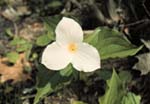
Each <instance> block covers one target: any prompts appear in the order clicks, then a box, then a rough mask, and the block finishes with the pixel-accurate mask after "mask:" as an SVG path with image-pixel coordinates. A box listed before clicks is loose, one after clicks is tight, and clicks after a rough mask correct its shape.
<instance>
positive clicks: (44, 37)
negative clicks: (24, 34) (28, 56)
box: [36, 35, 51, 46]
mask: <svg viewBox="0 0 150 104" xmlns="http://www.w3.org/2000/svg"><path fill="white" fill-rule="evenodd" d="M50 42H51V39H50V38H49V37H48V35H41V36H39V37H38V38H37V40H36V45H38V46H45V45H47V44H48V43H50Z"/></svg>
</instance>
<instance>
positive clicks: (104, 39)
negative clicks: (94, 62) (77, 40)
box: [85, 27, 143, 59]
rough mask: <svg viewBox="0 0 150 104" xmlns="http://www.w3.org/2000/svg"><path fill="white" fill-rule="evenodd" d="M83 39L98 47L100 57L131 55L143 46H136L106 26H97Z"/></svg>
mask: <svg viewBox="0 0 150 104" xmlns="http://www.w3.org/2000/svg"><path fill="white" fill-rule="evenodd" d="M97 37H98V41H97ZM85 41H86V42H88V43H90V44H92V45H93V46H95V47H96V48H97V49H98V51H99V53H100V56H101V59H107V58H117V57H119V58H123V57H127V56H132V55H135V54H136V53H137V52H138V51H139V50H140V49H141V48H142V47H143V46H140V47H136V46H135V45H133V44H131V43H130V42H129V41H128V40H127V39H126V38H125V37H124V36H123V35H122V33H120V32H118V31H117V30H115V29H109V28H106V27H101V28H97V29H96V30H95V32H94V33H93V34H91V35H89V36H88V37H87V38H86V39H85Z"/></svg>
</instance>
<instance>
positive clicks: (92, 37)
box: [84, 29, 100, 47]
mask: <svg viewBox="0 0 150 104" xmlns="http://www.w3.org/2000/svg"><path fill="white" fill-rule="evenodd" d="M99 32H100V30H99V29H96V30H95V31H94V32H93V33H92V34H88V35H86V36H85V38H84V42H87V43H89V44H91V45H93V46H95V47H96V45H97V43H98V36H99V35H98V34H99Z"/></svg>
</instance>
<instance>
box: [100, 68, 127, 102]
mask: <svg viewBox="0 0 150 104" xmlns="http://www.w3.org/2000/svg"><path fill="white" fill-rule="evenodd" d="M107 85H108V88H107V89H106V93H105V95H104V96H102V97H100V98H99V103H100V104H120V103H121V100H122V97H123V95H124V93H125V91H124V89H123V86H122V81H121V80H120V78H119V76H118V75H117V73H116V72H115V70H113V74H112V77H111V79H110V80H107ZM118 95H119V96H118Z"/></svg>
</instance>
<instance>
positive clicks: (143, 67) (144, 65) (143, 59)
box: [133, 53, 150, 75]
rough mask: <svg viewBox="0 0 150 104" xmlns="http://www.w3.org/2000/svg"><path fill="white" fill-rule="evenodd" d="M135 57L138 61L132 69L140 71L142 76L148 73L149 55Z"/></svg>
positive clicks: (149, 65)
mask: <svg viewBox="0 0 150 104" xmlns="http://www.w3.org/2000/svg"><path fill="white" fill-rule="evenodd" d="M136 57H137V58H138V60H139V61H138V63H136V64H135V65H134V66H133V68H134V69H137V70H139V71H141V74H142V75H144V74H147V73H148V72H150V63H149V62H150V53H145V54H142V55H138V56H136Z"/></svg>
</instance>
